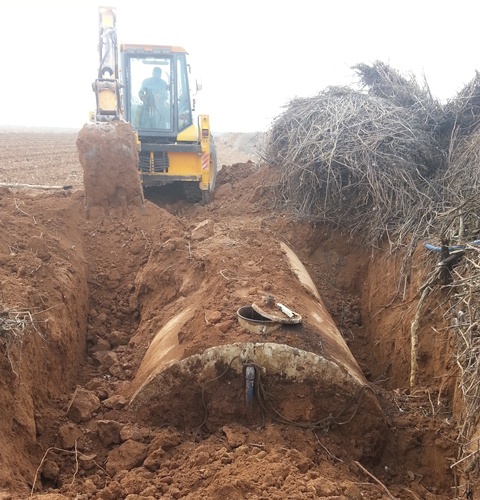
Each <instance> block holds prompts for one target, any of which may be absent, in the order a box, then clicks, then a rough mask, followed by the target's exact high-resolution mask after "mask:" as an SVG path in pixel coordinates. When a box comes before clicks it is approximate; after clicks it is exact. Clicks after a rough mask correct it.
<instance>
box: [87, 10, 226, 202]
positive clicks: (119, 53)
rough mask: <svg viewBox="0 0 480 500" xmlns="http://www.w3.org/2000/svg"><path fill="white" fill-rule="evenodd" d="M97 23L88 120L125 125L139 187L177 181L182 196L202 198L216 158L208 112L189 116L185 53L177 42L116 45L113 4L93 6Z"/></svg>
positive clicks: (208, 193) (209, 191)
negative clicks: (134, 149) (133, 145)
mask: <svg viewBox="0 0 480 500" xmlns="http://www.w3.org/2000/svg"><path fill="white" fill-rule="evenodd" d="M99 25H100V40H99V42H100V43H99V55H100V65H99V70H98V78H97V79H96V80H95V82H94V84H93V89H94V92H95V95H96V111H95V112H94V113H91V120H92V121H93V122H94V123H97V124H101V123H104V122H107V123H108V122H110V123H111V122H115V121H124V122H127V123H129V124H130V125H131V127H132V129H133V131H134V133H135V134H136V139H137V144H138V166H137V169H138V174H139V177H140V181H141V184H142V186H143V187H144V188H146V187H151V186H162V185H166V184H170V183H174V182H175V183H178V182H180V183H181V184H182V185H183V189H184V193H185V197H186V198H187V200H189V201H193V202H197V201H202V202H203V203H208V202H209V201H210V199H211V197H212V196H213V191H214V188H215V179H216V173H217V158H216V152H215V148H214V145H213V138H212V135H211V132H210V122H209V117H208V115H200V116H198V119H195V118H194V111H195V109H194V108H195V101H194V99H193V98H192V92H191V82H190V81H189V76H190V66H189V64H188V62H187V52H186V51H185V49H183V48H181V47H177V46H167V45H132V44H120V45H119V44H117V28H116V12H115V9H113V8H108V7H100V8H99ZM198 90H199V88H198V86H197V85H195V89H194V91H195V92H197V91H198ZM100 128H101V127H100ZM89 148H90V150H89V152H88V154H90V153H91V151H92V147H91V145H90V146H89ZM93 149H95V147H93ZM88 154H87V157H88ZM92 154H93V153H92Z"/></svg>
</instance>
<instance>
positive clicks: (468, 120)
mask: <svg viewBox="0 0 480 500" xmlns="http://www.w3.org/2000/svg"><path fill="white" fill-rule="evenodd" d="M444 112H445V115H446V116H445V120H446V121H447V122H448V126H449V129H450V130H451V131H452V133H453V134H454V135H455V136H459V137H465V136H468V135H470V134H472V133H473V132H475V131H476V130H477V129H478V126H479V124H480V73H478V71H477V72H476V74H475V77H474V78H473V79H472V80H471V81H470V82H469V83H468V84H467V85H465V86H464V87H463V89H462V90H460V92H458V94H457V95H456V96H455V98H454V99H452V100H450V101H449V102H448V103H447V105H446V106H445V110H444Z"/></svg>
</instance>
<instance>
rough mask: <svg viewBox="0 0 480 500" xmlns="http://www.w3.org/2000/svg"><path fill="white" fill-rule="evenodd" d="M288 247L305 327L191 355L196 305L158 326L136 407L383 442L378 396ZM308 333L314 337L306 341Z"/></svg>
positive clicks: (217, 422)
mask: <svg viewBox="0 0 480 500" xmlns="http://www.w3.org/2000/svg"><path fill="white" fill-rule="evenodd" d="M281 248H282V250H283V252H284V255H285V260H286V261H287V262H288V265H289V267H290V269H291V271H292V273H293V274H292V280H296V281H297V283H296V286H297V288H296V289H295V297H296V300H297V304H301V307H302V310H301V311H300V312H301V314H302V317H303V325H302V327H301V328H303V330H293V333H292V331H291V330H289V333H290V334H289V335H285V336H284V340H285V339H288V344H287V342H286V341H285V343H283V342H282V341H281V337H279V336H277V337H276V339H275V341H274V342H273V341H271V338H270V337H273V336H274V335H276V334H277V332H278V331H281V330H278V331H275V332H273V333H271V335H258V336H256V337H254V338H255V339H256V340H258V341H253V342H250V341H249V342H240V343H239V342H232V343H225V341H224V342H223V345H212V346H210V347H207V348H204V349H202V350H201V352H194V353H193V354H192V348H191V347H190V351H189V353H190V354H189V355H185V352H186V350H185V346H182V345H180V343H179V340H178V334H179V332H180V331H181V329H182V328H183V327H184V325H185V324H186V323H187V322H188V321H189V320H190V319H191V318H192V317H193V316H194V314H195V312H196V310H195V307H194V306H190V307H187V308H185V309H184V310H183V311H181V312H180V313H178V314H177V315H176V316H175V317H174V318H172V319H171V320H170V321H169V322H168V323H167V324H165V326H164V327H163V328H162V329H161V330H160V331H159V332H158V333H157V335H156V336H155V338H154V340H153V341H152V343H151V345H150V347H149V349H148V350H147V352H146V354H145V356H144V359H143V361H142V363H141V365H140V367H139V369H138V372H137V374H136V377H135V379H134V381H133V383H132V385H131V388H130V397H131V407H132V409H133V410H134V411H135V412H136V414H137V416H138V418H139V420H142V421H145V422H149V423H151V424H153V425H162V424H171V425H175V426H182V427H187V428H195V427H197V428H198V427H199V426H202V425H204V424H205V425H206V426H207V427H208V429H209V430H214V429H215V428H218V427H221V426H222V425H224V424H225V423H227V422H232V421H244V422H249V421H250V422H251V421H252V419H253V421H256V422H257V423H258V422H261V421H262V419H263V418H264V417H267V418H268V417H271V419H272V420H274V421H275V420H276V421H280V422H282V423H291V424H292V425H297V426H301V427H305V428H308V427H311V428H313V429H315V430H318V429H322V430H326V428H327V427H328V430H330V429H332V430H334V429H335V428H338V429H340V432H337V435H338V436H340V437H341V439H349V440H352V439H353V440H354V441H356V442H358V443H360V442H362V446H359V448H362V449H363V450H365V449H366V448H368V449H369V450H370V451H371V450H372V448H378V446H379V445H380V444H381V442H382V440H383V435H384V432H383V430H382V429H384V428H385V423H384V418H383V413H382V411H381V409H380V406H379V404H378V401H377V399H376V397H375V395H374V393H373V391H371V390H370V388H369V385H368V383H367V381H366V380H365V377H364V375H363V373H362V371H361V370H360V368H359V366H358V364H357V363H356V361H355V358H354V357H353V355H352V353H351V352H350V350H349V349H348V346H347V345H346V343H345V341H344V340H343V338H342V336H341V334H340V332H339V330H338V328H337V327H336V325H335V323H334V321H333V319H332V318H331V316H330V314H329V313H328V311H327V310H326V308H325V306H324V304H323V302H322V300H321V298H320V295H319V293H318V290H317V289H316V287H315V285H314V283H313V281H312V280H311V278H310V276H309V274H308V272H307V270H306V269H305V267H304V266H303V264H302V263H301V261H300V259H299V258H298V257H297V256H296V254H295V253H294V252H293V251H292V250H291V249H290V248H289V247H287V246H286V245H284V244H283V243H282V244H281ZM293 285H294V284H293V283H282V284H280V285H279V286H284V287H289V288H291V287H292V286H293ZM287 292H288V290H287ZM284 296H285V294H284ZM296 309H297V310H298V307H296ZM283 328H296V327H283ZM307 333H308V335H307ZM302 335H303V336H304V337H308V338H309V339H312V338H313V340H312V341H311V342H310V344H305V342H303V344H302V343H301V342H300V340H302ZM219 343H220V342H219ZM305 345H308V346H311V347H309V348H308V349H306V348H302V347H301V346H305ZM249 366H254V367H255V372H256V373H257V374H258V376H257V377H256V378H255V382H254V383H255V384H256V387H255V391H254V393H255V397H254V400H253V404H252V405H250V406H253V412H252V407H250V408H248V406H249V404H246V400H245V391H246V386H245V383H246V369H247V367H249ZM247 385H248V380H247ZM262 391H263V392H262ZM262 394H263V396H262ZM267 394H268V395H271V396H273V399H272V400H267V399H268V397H264V396H265V395H267ZM273 401H274V402H273ZM265 414H267V415H265ZM347 428H348V429H349V430H348V432H347V431H345V429H347ZM357 438H358V439H357ZM367 442H368V443H369V444H366V443H367Z"/></svg>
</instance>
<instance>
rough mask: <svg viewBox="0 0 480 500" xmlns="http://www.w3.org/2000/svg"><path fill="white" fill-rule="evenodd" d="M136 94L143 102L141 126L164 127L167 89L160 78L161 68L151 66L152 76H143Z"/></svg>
mask: <svg viewBox="0 0 480 500" xmlns="http://www.w3.org/2000/svg"><path fill="white" fill-rule="evenodd" d="M138 96H139V97H140V99H141V101H142V102H143V106H144V110H143V114H142V115H143V116H142V125H141V126H142V128H166V126H167V121H168V118H169V116H168V105H167V99H168V89H167V84H166V82H165V80H162V69H161V68H159V67H158V66H155V67H154V68H153V72H152V76H151V77H149V78H145V80H143V83H142V87H141V88H140V91H139V92H138Z"/></svg>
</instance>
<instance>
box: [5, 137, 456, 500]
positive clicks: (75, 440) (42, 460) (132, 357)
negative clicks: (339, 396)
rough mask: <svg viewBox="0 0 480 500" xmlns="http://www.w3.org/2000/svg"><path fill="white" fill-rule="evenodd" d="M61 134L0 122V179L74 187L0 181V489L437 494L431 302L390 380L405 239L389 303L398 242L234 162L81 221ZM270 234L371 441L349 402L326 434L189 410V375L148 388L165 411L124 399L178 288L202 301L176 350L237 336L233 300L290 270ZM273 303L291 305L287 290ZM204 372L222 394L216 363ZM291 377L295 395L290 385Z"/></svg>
mask: <svg viewBox="0 0 480 500" xmlns="http://www.w3.org/2000/svg"><path fill="white" fill-rule="evenodd" d="M224 140H227V141H228V139H225V138H224ZM75 141H76V134H62V133H37V134H32V133H26V132H23V133H2V134H0V182H19V183H29V184H60V185H63V184H73V189H72V190H66V191H65V190H59V191H56V192H53V194H52V192H48V193H45V192H43V191H33V190H20V189H5V188H4V189H3V190H2V191H1V192H0V213H1V215H0V260H1V263H2V266H1V268H0V306H1V307H0V321H1V320H3V323H1V322H0V401H1V403H0V442H1V443H2V446H1V447H0V499H3V500H6V499H12V500H13V499H18V498H28V497H30V496H32V497H33V498H42V499H43V498H46V499H51V500H54V499H55V500H59V499H62V498H76V499H79V500H80V499H82V500H86V499H112V500H113V499H120V498H126V499H128V500H135V499H155V498H166V499H172V498H188V499H217V498H218V499H242V498H245V499H265V500H266V499H292V498H307V499H308V498H312V499H314V498H330V499H343V500H345V499H361V498H368V499H376V498H378V499H381V498H392V497H394V498H400V499H418V498H421V499H447V498H455V496H456V494H457V491H456V489H455V481H456V478H454V476H453V474H452V472H451V469H450V465H451V464H452V463H453V462H455V459H456V449H455V437H456V435H455V428H456V423H455V422H456V420H455V419H456V415H455V414H454V413H453V410H452V408H453V401H454V397H455V394H454V385H453V379H452V378H451V376H450V375H451V373H452V371H451V368H450V367H449V364H448V359H449V358H448V341H447V339H442V338H439V336H438V334H437V333H435V332H438V331H441V330H440V329H439V328H437V329H436V330H433V329H432V326H435V327H438V326H439V324H440V320H441V314H440V313H439V311H438V309H436V305H435V304H431V308H430V311H429V316H428V318H426V319H425V323H426V324H424V325H422V329H421V334H422V335H421V339H423V340H422V341H421V343H420V356H419V359H420V385H419V386H418V387H416V388H415V389H410V388H409V386H408V373H409V328H410V322H411V320H412V318H413V316H414V314H415V301H416V298H418V297H417V291H418V288H419V286H420V285H421V283H422V280H423V279H424V277H425V274H426V272H427V268H426V264H425V259H424V254H423V251H422V249H419V250H418V251H417V252H416V254H415V256H414V259H413V261H412V266H411V269H409V270H408V272H409V284H408V286H407V288H406V293H405V297H403V296H402V293H403V290H402V293H400V294H398V293H397V292H398V284H399V278H400V274H401V273H400V266H401V258H400V257H399V256H391V255H389V254H388V252H382V251H380V250H378V251H375V252H372V250H371V249H366V248H361V247H359V246H358V245H356V243H355V241H352V240H351V239H349V237H348V235H344V234H342V233H341V231H339V230H338V229H337V230H332V229H331V228H328V227H318V226H317V227H314V226H312V225H309V224H307V223H300V222H298V221H295V220H294V219H293V218H292V217H291V216H288V215H287V214H285V213H280V212H278V211H276V210H275V209H274V208H273V207H274V205H273V203H272V197H273V195H274V192H273V189H272V186H273V185H274V184H275V172H272V171H271V170H270V169H269V168H268V167H267V166H262V167H260V166H258V165H257V164H256V163H253V162H243V163H242V162H240V163H235V164H230V165H228V164H227V166H226V167H224V168H223V169H222V171H221V172H220V173H219V176H218V183H219V185H218V188H217V191H216V194H215V199H214V201H213V202H212V203H210V204H209V205H207V206H200V205H189V204H187V203H186V202H185V201H183V200H181V199H175V198H173V197H168V196H167V195H166V196H165V198H164V199H163V201H162V200H160V201H159V202H158V204H153V203H151V202H148V201H147V202H146V211H145V214H143V215H142V214H141V213H140V211H139V210H138V209H136V208H130V209H129V210H128V211H127V214H126V215H125V216H122V215H121V214H116V213H115V214H110V215H101V216H96V217H92V218H91V219H89V220H87V219H86V218H85V210H84V203H85V200H84V192H83V184H82V175H81V174H82V170H81V167H80V165H79V163H78V157H77V152H76V148H75ZM217 148H219V156H220V158H222V152H221V146H220V147H219V144H218V142H217ZM220 161H221V163H224V162H222V160H220ZM205 221H207V222H205ZM199 225H200V226H199ZM202 231H203V234H202ZM282 241H283V242H285V243H287V244H288V245H289V246H290V247H291V248H293V249H294V250H295V252H297V254H298V255H299V256H300V258H301V259H302V261H303V262H304V264H305V265H306V267H307V268H308V270H309V272H310V274H311V276H312V278H313V280H314V281H315V284H316V286H317V288H318V289H319V291H320V294H321V295H322V298H323V300H324V302H325V304H326V306H327V308H328V310H329V311H330V313H331V314H332V316H333V318H334V320H335V321H336V323H337V325H338V327H339V328H340V330H341V332H342V334H343V336H344V338H345V340H346V341H347V344H348V345H349V347H350V349H351V350H352V352H353V355H354V356H355V358H356V360H357V362H358V364H359V365H360V367H361V368H362V370H363V373H364V374H365V376H366V377H367V379H368V380H369V382H370V385H369V387H370V389H371V390H372V391H373V393H375V395H376V397H377V398H378V400H379V402H380V405H381V408H382V412H383V414H384V427H383V428H382V429H381V434H382V436H381V437H382V439H381V440H380V439H373V437H372V436H371V435H370V436H364V437H362V436H358V435H356V434H355V432H353V431H354V429H355V426H358V425H360V424H359V422H358V421H356V419H355V413H354V414H353V416H352V419H351V420H350V421H349V422H348V423H347V424H346V425H345V426H343V427H341V428H337V429H335V428H332V429H329V428H324V429H319V428H316V429H314V428H301V427H298V426H296V425H287V424H283V423H282V424H281V423H278V422H276V421H275V418H274V415H273V416H272V415H268V414H267V415H264V419H262V418H261V415H260V414H258V415H257V417H258V418H254V419H253V420H249V419H247V418H245V416H244V415H240V414H236V413H235V414H228V411H229V410H228V407H227V405H220V406H218V405H217V406H216V407H213V408H208V402H209V400H208V396H209V394H208V388H207V389H206V391H205V393H206V394H203V393H201V392H200V393H198V394H197V399H196V404H195V405H192V407H190V408H185V407H183V406H182V404H181V402H179V401H178V400H177V399H173V398H172V401H170V402H168V401H167V402H165V405H164V406H169V408H170V413H172V414H175V412H177V418H172V419H170V421H165V423H164V424H163V425H157V424H156V425H153V424H152V423H151V422H148V421H147V422H145V421H144V420H139V419H138V418H137V415H136V413H135V411H134V410H133V409H132V408H131V407H130V406H129V404H128V394H129V389H130V386H131V383H132V381H133V380H134V378H135V375H136V372H137V369H138V367H139V366H140V363H141V361H142V359H143V356H144V354H145V352H146V350H147V348H148V346H149V344H150V343H151V341H152V339H153V337H154V336H155V333H156V332H157V331H158V330H159V329H160V328H161V327H162V326H163V325H165V323H167V322H168V320H169V319H170V318H171V317H172V316H173V315H174V314H176V313H177V312H178V310H179V308H181V306H182V304H188V303H193V302H194V301H196V303H197V302H198V303H201V305H202V308H203V310H204V314H203V315H201V316H195V317H193V318H192V319H191V320H190V321H189V322H187V323H186V324H185V326H184V328H182V330H181V332H180V333H179V339H180V337H181V338H182V342H184V343H186V345H188V346H190V349H192V351H198V350H199V349H200V350H201V349H202V348H203V347H204V346H211V345H212V343H213V342H215V341H216V339H219V341H220V342H221V343H226V342H231V341H235V342H246V341H249V340H251V341H255V340H256V339H255V338H254V336H253V334H251V333H248V332H246V331H245V330H243V329H242V328H241V327H240V326H239V325H238V323H237V320H236V310H237V309H238V308H239V307H241V306H244V305H246V304H248V303H251V302H252V301H254V300H257V299H258V297H259V296H261V295H262V294H263V293H265V292H271V293H274V292H275V290H276V288H277V283H283V284H285V283H288V282H289V280H292V275H291V273H290V272H289V271H288V269H287V268H286V266H285V265H284V262H283V254H282V252H281V251H280V250H275V248H279V247H278V243H279V242H282ZM422 266H423V267H422ZM199 290H202V293H201V294H200V293H198V292H199ZM282 299H284V300H285V301H287V302H288V303H291V304H293V305H294V306H295V309H298V310H301V309H302V304H296V303H295V293H294V291H293V290H292V295H291V296H290V297H289V296H285V297H282ZM6 320H8V323H6ZM2 325H3V326H2ZM6 326H8V329H7V327H6ZM290 335H294V334H292V333H291V332H290ZM272 338H273V339H274V338H275V337H272ZM302 339H303V340H301V342H303V344H302V346H301V347H308V345H309V344H308V336H306V337H302ZM273 341H274V340H273ZM223 386H224V390H225V391H226V392H225V394H227V393H228V391H229V390H230V391H236V390H237V389H238V388H237V386H236V381H235V380H233V379H229V378H228V377H226V378H225V379H224V381H223ZM370 389H369V390H370ZM293 390H295V389H293ZM296 391H297V392H295V397H296V398H298V401H299V406H300V405H301V400H302V398H304V397H305V395H306V394H307V392H308V387H306V386H305V387H301V388H297V389H296ZM302 391H304V392H302ZM275 396H276V397H277V398H280V397H281V395H279V394H276V395H275ZM205 397H206V399H205ZM168 403H170V405H168ZM332 406H334V402H333V400H332ZM205 408H207V409H208V410H209V413H208V414H207V413H205ZM181 412H183V413H181ZM180 413H181V414H180ZM292 415H295V404H294V403H292ZM205 417H210V418H205ZM158 420H162V418H159V419H158ZM292 420H293V419H292ZM202 424H203V425H202ZM379 443H383V444H381V445H380V444H379ZM374 478H376V480H375V479H374Z"/></svg>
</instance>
